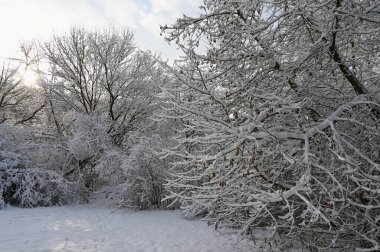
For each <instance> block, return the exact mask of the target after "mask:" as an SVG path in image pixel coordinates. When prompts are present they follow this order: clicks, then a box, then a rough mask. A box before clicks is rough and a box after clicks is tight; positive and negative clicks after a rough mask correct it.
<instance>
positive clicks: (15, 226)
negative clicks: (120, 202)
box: [0, 206, 260, 252]
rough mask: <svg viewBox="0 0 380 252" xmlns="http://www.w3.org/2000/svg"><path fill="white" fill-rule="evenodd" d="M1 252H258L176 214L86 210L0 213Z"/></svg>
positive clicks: (246, 243)
mask: <svg viewBox="0 0 380 252" xmlns="http://www.w3.org/2000/svg"><path fill="white" fill-rule="evenodd" d="M0 251H1V252H16V251H17V252H19V251H20V252H21V251H25V252H48V251H69V252H77V251H85V252H92V251H96V252H117V251H122V252H124V251H125V252H135V251H136V252H137V251H141V252H171V251H173V252H182V251H188V252H201V251H204V252H206V251H207V252H212V251H217V252H219V251H220V252H234V251H247V252H248V251H260V249H259V250H258V249H255V248H254V245H253V244H252V243H250V242H248V241H244V240H243V241H239V242H237V238H236V237H234V236H226V235H222V234H220V233H218V232H216V231H214V230H213V228H212V227H210V226H207V224H206V223H204V222H201V221H197V220H196V221H188V220H185V219H183V218H182V217H181V216H180V215H179V213H178V212H177V211H140V212H133V211H126V210H115V209H107V208H100V207H91V206H71V207H50V208H33V209H20V208H5V209H3V210H0Z"/></svg>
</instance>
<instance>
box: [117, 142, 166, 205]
mask: <svg viewBox="0 0 380 252" xmlns="http://www.w3.org/2000/svg"><path fill="white" fill-rule="evenodd" d="M147 144H148V143H147V142H144V141H142V142H140V143H138V144H135V145H134V146H133V147H132V149H131V151H130V153H129V155H128V156H127V158H126V159H125V161H124V162H123V164H122V166H121V168H122V169H123V171H124V179H125V182H123V183H121V184H120V185H119V187H118V191H119V197H120V201H119V203H118V205H119V206H121V207H127V208H134V209H149V208H160V207H165V205H164V204H162V202H161V200H162V199H163V197H164V193H165V192H166V191H165V189H164V183H165V180H164V178H165V172H164V169H163V166H164V164H163V161H162V160H160V159H159V158H158V157H157V156H156V155H155V154H154V153H153V151H152V149H150V148H149V146H148V145H147Z"/></svg>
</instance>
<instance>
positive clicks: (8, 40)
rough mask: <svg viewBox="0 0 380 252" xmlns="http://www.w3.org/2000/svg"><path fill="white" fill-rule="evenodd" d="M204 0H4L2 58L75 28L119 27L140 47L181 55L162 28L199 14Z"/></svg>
mask: <svg viewBox="0 0 380 252" xmlns="http://www.w3.org/2000/svg"><path fill="white" fill-rule="evenodd" d="M200 2H201V0H33V1H32V0H0V31H1V40H0V57H10V56H14V55H15V51H16V49H17V48H18V45H19V42H20V41H29V40H32V39H43V40H44V39H48V38H49V37H50V36H51V35H52V34H53V33H59V32H63V31H66V30H68V29H69V28H70V26H72V25H82V26H84V27H87V28H96V27H104V26H109V25H115V26H117V27H126V28H131V29H132V30H133V31H135V35H136V40H137V44H138V45H139V46H141V47H143V48H144V49H151V50H153V51H157V52H161V53H162V54H163V56H164V57H170V58H174V57H176V56H177V55H178V53H177V52H176V49H175V48H174V47H169V46H168V45H167V43H166V42H165V41H164V39H163V38H161V37H160V35H159V34H160V29H159V25H164V24H172V23H174V22H175V20H176V18H178V17H180V16H181V15H182V13H187V14H193V15H194V14H196V13H197V7H198V5H200Z"/></svg>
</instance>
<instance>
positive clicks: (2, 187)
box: [0, 151, 76, 208]
mask: <svg viewBox="0 0 380 252" xmlns="http://www.w3.org/2000/svg"><path fill="white" fill-rule="evenodd" d="M27 164H28V162H27V160H25V159H24V158H23V157H22V156H20V155H19V154H16V153H13V152H5V151H0V208H3V207H4V206H5V205H6V204H10V205H15V206H20V207H36V206H52V205H61V204H68V203H70V202H72V201H73V200H74V198H75V194H74V193H75V188H76V187H75V184H71V183H69V182H68V181H66V180H65V179H64V178H63V177H62V176H61V175H59V174H57V173H55V172H53V171H45V170H41V169H33V168H27V167H26V165H27Z"/></svg>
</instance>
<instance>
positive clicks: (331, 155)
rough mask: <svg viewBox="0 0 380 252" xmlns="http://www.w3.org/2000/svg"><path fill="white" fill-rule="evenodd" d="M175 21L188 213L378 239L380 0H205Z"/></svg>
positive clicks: (175, 95)
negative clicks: (195, 14) (198, 8)
mask: <svg viewBox="0 0 380 252" xmlns="http://www.w3.org/2000/svg"><path fill="white" fill-rule="evenodd" d="M202 9H203V11H204V13H203V14H201V15H200V16H198V17H186V16H185V17H183V18H180V19H178V21H177V23H176V24H175V25H173V26H165V27H163V31H164V32H165V33H166V35H167V40H168V41H173V42H175V43H176V44H177V45H178V46H179V47H180V48H181V49H182V50H183V52H184V53H185V55H186V57H184V59H183V61H181V62H177V64H176V65H175V66H173V67H169V66H167V69H168V70H169V71H170V72H171V73H172V76H173V78H175V79H176V81H175V82H174V83H173V84H172V86H171V88H170V89H168V88H166V89H165V88H163V92H162V94H161V97H162V98H163V99H164V100H165V102H166V104H167V105H166V109H167V110H168V111H170V112H169V116H173V115H175V117H176V118H177V119H178V120H182V121H183V122H184V127H183V128H180V129H179V130H180V134H179V136H178V138H177V140H178V144H179V145H178V146H177V148H168V149H167V150H166V152H165V153H166V155H173V156H176V157H179V158H181V159H182V160H181V161H179V162H175V163H173V168H172V176H173V178H172V179H171V180H170V182H169V189H170V190H171V191H172V193H171V195H170V196H169V198H174V199H176V200H178V201H180V202H181V204H182V209H183V212H184V214H186V215H188V216H194V215H198V214H205V215H206V218H207V219H208V220H209V221H211V222H212V223H214V224H215V227H218V226H219V225H228V226H231V227H234V228H237V229H240V230H241V231H242V232H244V233H248V234H252V232H254V230H255V228H265V229H270V230H274V231H277V232H275V233H277V234H279V235H283V236H286V237H290V238H292V237H293V238H297V237H299V236H300V235H301V236H302V237H303V238H304V239H305V240H306V242H307V243H308V244H309V245H310V246H314V247H317V248H334V247H336V246H338V247H346V248H350V249H351V248H354V247H356V248H360V249H369V250H377V249H379V242H380V240H379V234H380V233H379V232H380V230H379V229H378V226H379V218H378V216H379V214H380V212H379V204H380V194H379V190H378V189H379V186H380V181H379V172H380V159H379V156H380V155H379V151H378V149H379V146H380V136H379V127H380V121H379V120H380V107H379V101H380V98H379V91H380V89H379V85H378V84H379V81H380V71H379V65H380V62H379V61H380V60H379V59H380V57H379V56H380V48H379V44H380V38H379V36H378V35H377V31H378V29H379V24H380V9H379V5H378V3H377V1H351V0H350V1H342V0H334V1H325V2H321V1H314V0H310V1H309V0H306V1H304V0H303V1H298V0H284V1H261V0H248V1H246V0H242V1H229V0H217V1H209V0H205V1H203V6H202Z"/></svg>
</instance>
